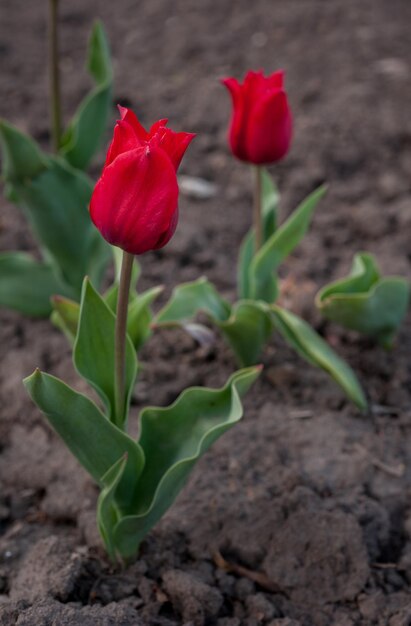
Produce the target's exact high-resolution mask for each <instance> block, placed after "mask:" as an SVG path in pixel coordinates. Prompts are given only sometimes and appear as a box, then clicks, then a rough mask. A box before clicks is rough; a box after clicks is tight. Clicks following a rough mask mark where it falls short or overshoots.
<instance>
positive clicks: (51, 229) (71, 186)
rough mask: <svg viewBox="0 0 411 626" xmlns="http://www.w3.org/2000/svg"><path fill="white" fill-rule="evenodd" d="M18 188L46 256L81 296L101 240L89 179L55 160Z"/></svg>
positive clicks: (17, 184)
mask: <svg viewBox="0 0 411 626" xmlns="http://www.w3.org/2000/svg"><path fill="white" fill-rule="evenodd" d="M15 188H16V190H17V193H18V197H19V202H21V203H22V204H23V205H24V207H25V209H26V215H27V216H28V218H29V220H30V222H31V225H32V228H33V230H34V233H35V235H36V236H37V239H38V241H39V242H40V244H41V246H42V248H43V251H44V253H45V254H46V256H47V257H50V258H51V259H52V260H53V262H54V263H55V264H56V265H57V267H59V268H60V271H61V273H62V276H63V278H64V279H65V280H66V281H67V282H68V283H69V284H70V285H72V286H73V287H74V288H76V289H77V292H78V294H80V289H81V283H82V280H83V278H84V276H85V274H87V272H88V269H89V256H90V252H91V249H92V246H93V244H94V241H95V237H96V236H97V235H98V236H99V234H98V233H97V231H96V229H95V228H94V226H93V225H92V223H91V220H90V216H89V213H88V209H87V207H88V203H89V200H90V196H91V184H90V181H89V179H88V178H86V177H85V176H84V174H82V173H81V172H78V171H76V170H74V169H72V168H70V167H68V166H67V165H66V164H65V163H64V162H63V161H61V160H59V159H55V158H53V159H51V160H50V165H49V167H48V168H47V169H46V170H44V171H43V172H41V173H40V174H39V175H38V176H36V177H35V178H33V179H32V180H27V181H21V182H18V183H16V185H15Z"/></svg>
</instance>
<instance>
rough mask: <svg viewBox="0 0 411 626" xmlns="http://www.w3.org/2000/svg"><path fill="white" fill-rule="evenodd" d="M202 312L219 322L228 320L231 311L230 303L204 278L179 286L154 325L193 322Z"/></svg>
mask: <svg viewBox="0 0 411 626" xmlns="http://www.w3.org/2000/svg"><path fill="white" fill-rule="evenodd" d="M200 311H203V312H204V313H208V314H209V315H210V316H211V317H212V318H214V319H216V320H219V321H225V320H227V319H228V318H229V315H230V311H231V307H230V305H229V303H228V302H227V301H226V300H224V299H223V298H222V297H221V296H220V294H219V293H218V291H217V290H216V288H215V287H214V285H212V284H211V283H210V282H209V281H208V280H207V278H204V277H203V278H199V279H198V280H195V281H193V282H189V283H183V284H182V285H178V287H176V288H175V289H174V290H173V293H172V294H171V298H170V300H169V301H168V302H167V304H166V305H165V307H164V308H162V309H161V311H159V313H158V314H157V315H156V317H155V319H154V325H156V326H165V325H173V324H180V323H182V322H186V321H188V320H191V319H192V318H193V317H195V315H196V314H197V313H199V312H200Z"/></svg>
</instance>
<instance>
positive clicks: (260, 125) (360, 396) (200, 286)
mask: <svg viewBox="0 0 411 626" xmlns="http://www.w3.org/2000/svg"><path fill="white" fill-rule="evenodd" d="M283 79H284V76H283V72H281V71H279V72H275V73H274V74H272V75H271V76H269V77H264V76H263V74H262V73H261V72H259V73H257V72H249V73H248V74H247V75H246V77H245V80H244V83H243V84H240V83H238V81H237V80H236V79H234V78H228V79H226V80H224V81H223V83H224V85H225V86H226V87H227V88H228V89H229V91H230V94H231V97H232V101H233V116H232V120H231V126H230V131H229V144H230V147H231V150H232V152H233V154H234V155H235V156H236V157H237V158H238V159H240V160H241V161H245V162H248V163H250V164H251V165H252V168H253V173H254V178H255V193H254V210H253V228H252V229H251V230H250V231H249V233H248V234H247V235H246V237H245V239H244V241H243V243H242V246H241V249H240V254H239V261H238V295H239V300H238V301H237V302H235V303H234V304H231V303H229V302H228V301H226V300H225V299H223V298H222V297H221V296H220V295H219V294H218V292H217V290H216V288H215V287H214V286H213V285H212V284H211V283H210V282H209V281H208V280H207V279H206V278H200V279H199V280H196V281H194V282H190V283H185V284H183V285H179V286H178V287H176V288H175V290H174V292H173V294H172V296H171V298H170V300H169V302H168V303H167V304H166V306H165V307H164V308H163V309H162V310H161V311H160V312H159V313H158V315H157V316H156V318H155V320H154V324H155V325H156V326H165V325H181V326H183V327H190V326H191V322H192V319H193V317H194V316H195V315H196V314H197V313H198V312H199V311H202V312H203V313H205V314H206V315H207V316H208V318H209V319H210V321H211V322H212V324H214V325H216V326H217V327H218V328H219V329H220V331H221V332H222V334H223V336H224V337H225V338H226V340H227V341H228V343H229V344H230V345H231V347H232V349H233V351H234V353H235V355H236V357H237V359H238V362H239V363H240V364H241V365H242V366H249V365H252V364H254V363H256V362H258V360H259V358H260V354H261V352H262V350H263V347H264V344H265V343H266V342H267V340H268V339H269V337H270V336H271V334H272V332H273V330H276V331H277V332H279V333H280V335H281V336H282V337H283V339H284V340H285V341H286V342H287V343H288V344H289V345H290V346H291V347H292V348H294V349H295V350H296V351H297V352H298V354H300V355H301V356H302V357H303V358H304V359H305V360H306V361H308V362H309V363H311V364H313V365H316V366H318V367H320V368H322V369H323V370H325V371H326V372H327V373H328V374H329V375H331V376H332V378H334V380H335V381H336V382H337V383H338V384H339V385H340V386H341V387H342V388H343V389H344V391H345V392H346V394H347V395H348V397H349V398H350V399H351V400H352V401H353V402H354V403H355V404H356V405H357V406H358V407H359V408H361V409H365V408H366V406H367V402H366V399H365V396H364V393H363V391H362V389H361V386H360V384H359V383H358V380H357V378H356V376H355V374H354V372H353V371H352V369H351V368H350V367H349V366H348V365H347V364H346V363H345V362H344V361H343V360H342V359H341V358H340V357H339V356H338V355H337V354H336V353H335V352H334V350H332V348H331V347H330V346H329V345H328V344H327V343H326V342H325V341H324V339H322V337H320V336H319V335H318V334H317V333H316V332H315V330H314V329H313V328H311V327H310V326H309V325H308V324H307V323H306V322H305V321H303V320H302V319H300V318H299V317H297V316H296V315H295V314H294V313H291V312H290V311H287V310H286V309H284V308H282V307H280V306H279V305H278V304H277V302H276V300H277V298H278V296H279V279H278V269H279V266H280V264H281V263H282V262H283V261H284V260H285V259H286V257H287V256H288V255H289V254H290V253H291V252H292V251H293V250H294V248H295V247H296V246H297V245H298V243H299V242H300V241H301V239H302V238H303V236H304V234H305V233H306V231H307V229H308V226H309V224H310V220H311V218H312V215H313V212H314V210H315V208H316V206H317V204H318V202H319V201H320V200H321V198H322V197H323V196H324V193H325V188H324V187H320V188H318V189H317V190H316V191H314V192H313V193H311V194H310V195H309V196H308V198H306V199H305V200H304V201H303V202H302V203H301V205H300V206H299V207H298V208H297V209H296V210H295V211H294V213H292V214H291V216H290V217H289V218H288V219H287V220H286V221H285V222H283V223H282V224H281V225H278V223H277V207H278V200H279V196H278V193H277V190H276V188H275V186H274V185H273V183H272V181H271V178H270V176H269V175H268V173H267V171H266V170H265V169H264V167H263V166H264V165H266V164H269V163H274V162H276V161H278V160H279V159H281V158H282V157H283V156H284V155H285V154H286V153H287V151H288V149H289V146H290V142H291V136H292V118H291V112H290V108H289V105H288V101H287V96H286V93H285V90H284V85H283ZM196 332H197V329H196Z"/></svg>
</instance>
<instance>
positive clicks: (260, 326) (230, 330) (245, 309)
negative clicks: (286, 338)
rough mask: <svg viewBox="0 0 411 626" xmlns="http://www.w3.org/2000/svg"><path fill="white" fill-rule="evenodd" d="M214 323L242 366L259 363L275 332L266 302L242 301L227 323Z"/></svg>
mask: <svg viewBox="0 0 411 626" xmlns="http://www.w3.org/2000/svg"><path fill="white" fill-rule="evenodd" d="M214 321H215V323H216V324H217V325H218V326H219V328H220V329H221V331H222V333H223V334H224V336H225V337H226V339H227V341H228V342H229V344H230V345H231V347H232V349H233V352H234V354H235V355H236V357H237V359H238V362H239V364H240V365H241V366H249V365H255V364H256V363H258V360H259V357H260V354H261V352H262V351H263V348H264V345H265V344H266V342H267V341H268V339H269V337H270V335H271V333H272V330H273V322H272V318H271V313H270V309H269V308H268V306H267V304H266V303H265V302H253V301H252V300H240V301H238V302H236V304H235V305H234V306H233V308H232V311H231V315H230V317H229V319H228V320H227V321H225V322H218V321H216V320H214Z"/></svg>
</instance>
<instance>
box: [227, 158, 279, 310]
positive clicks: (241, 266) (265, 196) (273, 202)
mask: <svg viewBox="0 0 411 626" xmlns="http://www.w3.org/2000/svg"><path fill="white" fill-rule="evenodd" d="M261 178H262V203H261V208H262V217H263V243H265V242H266V241H267V240H268V239H269V238H270V237H271V236H272V235H273V233H274V232H275V230H276V228H277V209H278V202H279V199H280V196H279V193H278V190H277V187H276V186H275V185H274V182H273V179H272V178H271V176H270V174H269V173H268V172H267V170H266V169H265V168H262V172H261ZM254 247H255V243H254V229H253V228H251V229H250V230H249V231H248V233H247V235H246V236H245V237H244V239H243V242H242V244H241V247H240V254H239V257H238V274H237V282H238V294H239V297H240V298H241V299H244V300H246V299H247V298H249V297H250V295H251V294H250V280H249V270H250V265H251V261H252V259H253V256H254V252H255V250H254Z"/></svg>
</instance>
